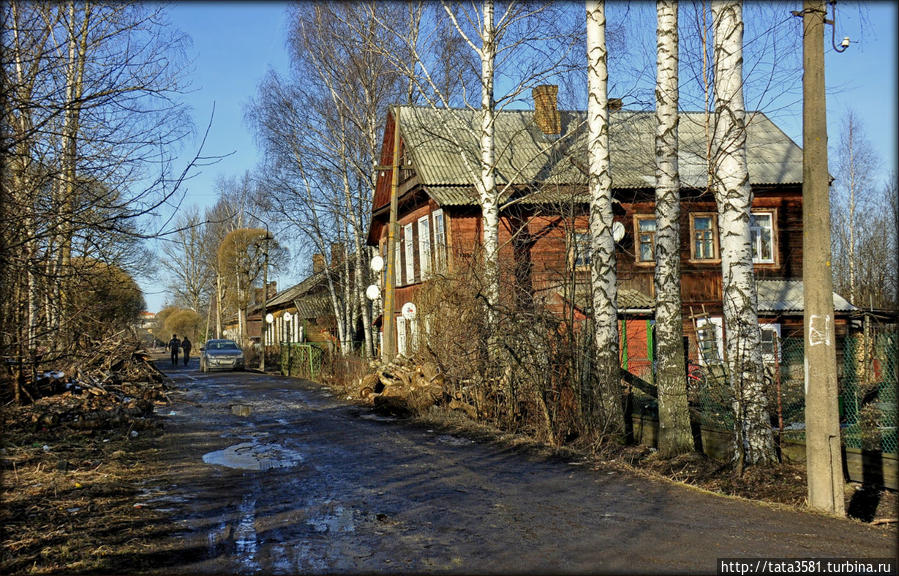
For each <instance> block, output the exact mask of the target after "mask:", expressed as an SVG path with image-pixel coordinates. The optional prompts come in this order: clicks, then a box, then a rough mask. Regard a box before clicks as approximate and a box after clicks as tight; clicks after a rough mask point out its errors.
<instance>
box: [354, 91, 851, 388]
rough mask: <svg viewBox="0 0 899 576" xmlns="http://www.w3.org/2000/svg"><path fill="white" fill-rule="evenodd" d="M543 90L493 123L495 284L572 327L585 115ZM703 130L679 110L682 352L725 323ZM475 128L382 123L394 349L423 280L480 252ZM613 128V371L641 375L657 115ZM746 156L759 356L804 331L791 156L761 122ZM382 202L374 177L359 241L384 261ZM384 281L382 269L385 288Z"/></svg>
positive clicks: (761, 119) (416, 111)
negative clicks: (394, 178)
mask: <svg viewBox="0 0 899 576" xmlns="http://www.w3.org/2000/svg"><path fill="white" fill-rule="evenodd" d="M545 89H546V87H538V89H535V103H536V109H535V110H516V111H502V112H499V113H498V114H497V118H496V156H497V158H498V159H497V164H496V176H497V183H498V187H499V188H500V190H501V191H502V192H501V206H502V210H501V221H500V230H499V242H500V254H499V260H500V268H501V274H502V280H501V284H502V285H503V286H509V285H514V286H516V289H517V292H518V293H520V292H522V291H523V292H526V293H528V294H530V295H531V297H533V298H535V299H539V300H540V301H541V302H544V303H547V304H548V305H550V306H556V307H558V308H559V309H560V311H561V310H564V309H568V308H573V309H574V311H575V312H576V314H578V315H580V317H581V318H583V317H585V316H586V315H589V313H590V310H589V308H590V306H589V303H590V302H591V298H590V297H589V274H590V272H589V264H590V262H589V250H587V248H588V247H589V244H590V238H589V233H588V217H589V198H588V196H587V175H586V168H585V167H586V165H587V157H586V145H585V144H586V136H587V135H586V126H585V118H586V115H585V114H584V113H583V112H568V111H560V110H557V109H556V108H555V105H554V98H545V97H539V96H541V94H540V91H543V90H545ZM547 119H548V120H547ZM713 121H714V118H713V117H708V116H707V115H706V114H704V113H682V115H681V118H680V125H679V137H680V151H679V164H680V174H681V181H682V191H681V215H680V235H681V298H682V302H683V312H684V329H685V334H686V335H687V336H688V337H689V338H690V339H691V346H690V350H691V354H692V355H693V356H695V355H696V346H695V328H696V327H697V325H702V324H707V323H711V324H714V325H716V326H721V325H722V324H723V322H722V276H721V261H720V254H719V246H718V230H717V207H716V204H715V199H714V196H713V194H712V192H711V191H710V190H711V187H710V186H709V178H710V169H709V166H710V160H709V159H710V158H711V159H712V162H713V159H714V150H712V149H710V147H709V145H708V138H707V134H710V133H713V132H714V126H712V125H710V124H709V123H710V122H713ZM479 122H480V117H479V115H478V113H477V111H473V110H435V109H430V108H417V107H409V106H399V107H395V108H394V109H392V110H391V112H390V113H389V115H388V118H387V122H386V125H385V130H384V139H383V147H382V154H381V165H382V166H383V167H387V166H390V165H392V163H393V137H394V131H395V130H397V129H398V130H399V131H400V147H399V149H400V153H399V162H398V165H399V167H400V169H399V186H398V188H397V207H398V208H397V218H396V224H397V227H396V236H395V242H396V250H395V257H396V260H395V266H394V277H393V278H391V279H390V281H392V282H393V283H394V285H395V287H396V288H395V299H394V302H395V306H394V310H392V311H385V319H384V321H391V322H394V323H395V325H396V328H397V341H398V351H399V352H400V353H403V352H406V351H408V342H410V341H411V340H410V335H411V334H412V333H413V332H417V330H418V327H417V326H416V325H415V322H414V321H410V320H407V319H405V318H404V317H403V315H402V313H401V310H402V307H403V305H404V304H405V303H406V302H414V301H415V299H416V294H417V292H418V291H419V290H420V289H421V287H422V286H423V285H424V283H426V282H428V280H429V278H431V277H432V276H433V275H435V274H444V273H451V272H452V271H453V270H454V269H457V268H459V267H460V263H461V262H463V261H465V260H466V259H469V258H471V257H472V256H474V255H475V254H476V251H477V249H478V246H480V243H481V238H482V219H481V212H480V208H479V206H478V202H477V199H478V195H477V192H476V189H475V186H474V182H475V181H476V179H477V173H476V171H477V170H478V169H479V168H478V167H479V163H478V158H479V153H478V138H477V134H478V130H479ZM610 123H611V125H610V134H609V140H610V152H611V170H612V182H613V196H614V207H613V210H614V221H615V237H616V246H617V251H616V257H617V270H618V286H619V296H618V307H619V317H620V319H621V338H620V339H621V342H622V365H623V366H624V367H626V368H628V369H629V370H631V369H632V370H633V371H643V370H645V369H647V368H649V369H651V363H652V360H653V358H652V354H653V353H652V324H653V315H654V298H655V292H654V283H653V274H654V268H655V263H654V249H655V229H656V227H655V188H654V187H655V155H654V134H655V115H654V113H652V112H635V111H628V110H620V109H619V110H612V111H610ZM747 148H748V150H747V160H748V164H749V166H748V168H749V177H750V185H751V187H752V191H753V203H752V220H751V222H750V227H751V233H752V247H753V261H754V263H755V271H756V275H757V279H758V291H759V319H760V324H761V327H762V329H763V346H764V347H765V350H763V352H765V353H772V347H773V346H774V337H775V336H780V337H787V336H795V335H796V334H798V335H799V336H801V334H802V332H801V330H802V319H803V310H802V298H801V294H802V285H801V275H802V150H801V148H800V147H799V146H797V145H796V144H795V143H794V142H793V141H792V140H791V139H790V138H789V137H788V136H786V134H784V133H783V131H781V130H780V129H779V128H778V127H777V126H776V125H774V124H773V123H772V122H771V121H770V119H768V118H767V117H766V116H765V115H764V114H762V113H759V112H756V113H749V114H748V117H747ZM390 195H391V173H390V171H387V170H385V171H383V172H381V173H380V177H379V180H378V183H377V189H376V193H375V195H374V199H373V206H372V220H371V226H370V230H369V236H368V243H369V244H370V245H372V246H377V247H378V249H379V251H380V254H381V255H382V256H384V257H385V258H386V256H387V252H388V251H387V238H388V224H389V218H390V216H389V212H390V211H389V207H390ZM387 280H388V279H387V278H385V277H384V273H382V289H383V284H384V283H386V282H387ZM834 299H835V305H836V311H837V315H836V319H835V328H836V332H837V334H838V335H839V334H840V333H841V332H845V330H846V329H847V316H846V313H848V312H849V311H851V310H852V307H851V306H850V305H849V304H848V303H847V302H846V301H845V300H843V299H842V298H840V297H839V296H838V295H836V294H835V295H834ZM720 341H721V340H720V338H719V342H720ZM641 362H642V365H639V364H640V363H641Z"/></svg>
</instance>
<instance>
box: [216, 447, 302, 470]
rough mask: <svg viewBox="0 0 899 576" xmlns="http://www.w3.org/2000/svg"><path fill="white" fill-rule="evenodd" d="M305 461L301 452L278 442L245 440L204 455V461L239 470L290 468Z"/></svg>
mask: <svg viewBox="0 0 899 576" xmlns="http://www.w3.org/2000/svg"><path fill="white" fill-rule="evenodd" d="M302 461H303V456H302V455H301V454H300V453H299V452H295V451H293V450H288V449H286V448H283V447H282V446H279V445H278V444H256V443H255V442H243V443H241V444H237V445H235V446H229V447H227V448H225V449H224V450H217V451H215V452H209V453H207V454H204V455H203V462H205V463H207V464H213V465H216V466H224V467H226V468H237V469H239V470H271V469H273V468H290V467H292V466H296V465H297V464H299V463H300V462H302Z"/></svg>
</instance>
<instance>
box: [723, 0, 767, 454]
mask: <svg viewBox="0 0 899 576" xmlns="http://www.w3.org/2000/svg"><path fill="white" fill-rule="evenodd" d="M712 20H713V27H714V83H715V132H714V146H715V148H716V154H715V159H716V164H715V170H714V176H715V181H714V184H715V187H714V190H715V200H716V203H717V205H718V230H719V237H720V242H719V245H720V250H721V273H722V282H723V299H724V301H723V305H724V327H725V331H726V343H727V348H726V356H727V368H728V370H727V375H728V379H729V380H730V385H731V387H732V388H733V392H734V413H735V416H736V423H735V431H734V432H735V459H736V463H737V469H738V471H742V469H743V467H744V466H748V465H753V464H764V463H768V462H774V461H776V456H775V453H774V441H773V437H772V433H771V425H770V419H769V416H768V407H767V399H766V396H765V382H764V375H763V369H762V357H761V346H760V339H761V334H760V331H759V325H758V296H757V293H756V285H755V275H754V272H753V268H752V247H751V244H750V230H749V221H750V209H751V206H752V189H751V188H750V186H749V173H748V169H747V164H746V121H745V110H744V105H743V55H742V50H743V15H742V3H741V2H733V1H715V2H712Z"/></svg>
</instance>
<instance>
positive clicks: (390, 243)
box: [381, 108, 400, 362]
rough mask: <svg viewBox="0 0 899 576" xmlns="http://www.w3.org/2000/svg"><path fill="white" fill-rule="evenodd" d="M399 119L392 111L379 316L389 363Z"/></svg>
mask: <svg viewBox="0 0 899 576" xmlns="http://www.w3.org/2000/svg"><path fill="white" fill-rule="evenodd" d="M399 172H400V118H399V110H398V109H397V108H394V109H393V166H392V178H391V181H390V220H389V222H388V223H387V263H386V265H385V266H384V311H383V312H382V314H381V329H382V330H383V332H384V342H383V344H382V346H381V361H382V362H389V361H390V360H393V357H394V356H396V324H395V322H394V319H393V308H394V293H395V291H396V290H395V287H394V282H395V281H396V212H397V197H396V196H397V188H398V187H399V181H400V175H399Z"/></svg>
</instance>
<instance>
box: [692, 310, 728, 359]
mask: <svg viewBox="0 0 899 576" xmlns="http://www.w3.org/2000/svg"><path fill="white" fill-rule="evenodd" d="M696 331H697V334H696V341H697V345H698V346H699V363H700V364H702V365H703V366H705V365H706V364H709V363H711V361H713V360H718V361H721V362H723V361H724V319H723V318H721V317H720V316H710V317H709V318H708V319H706V318H699V319H697V320H696ZM716 352H717V354H718V357H717V358H715V353H716Z"/></svg>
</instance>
